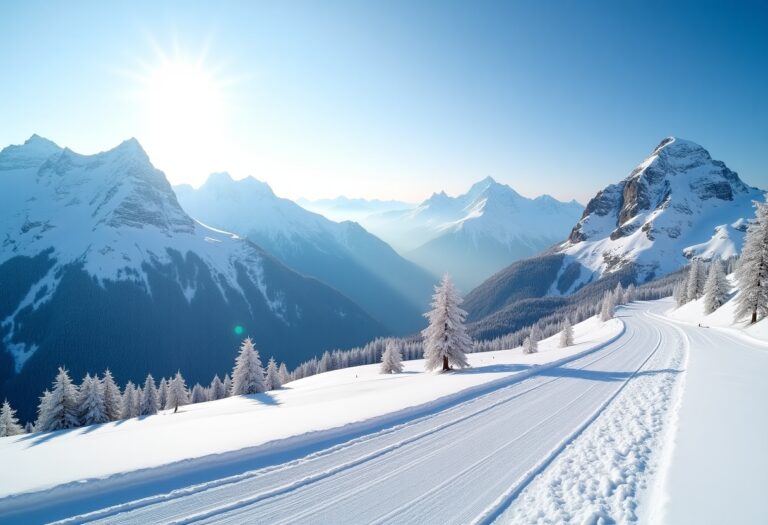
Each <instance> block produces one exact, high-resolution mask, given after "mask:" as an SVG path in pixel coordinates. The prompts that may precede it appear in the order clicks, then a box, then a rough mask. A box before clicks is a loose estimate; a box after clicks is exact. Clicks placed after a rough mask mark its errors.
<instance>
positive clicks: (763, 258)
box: [736, 204, 768, 323]
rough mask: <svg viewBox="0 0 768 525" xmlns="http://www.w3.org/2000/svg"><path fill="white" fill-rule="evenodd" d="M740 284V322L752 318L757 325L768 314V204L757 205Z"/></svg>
mask: <svg viewBox="0 0 768 525" xmlns="http://www.w3.org/2000/svg"><path fill="white" fill-rule="evenodd" d="M736 279H737V280H738V281H739V290H740V291H741V293H740V294H739V298H738V302H737V303H736V320H737V321H738V320H739V319H742V318H743V317H747V316H748V317H749V318H750V323H756V322H757V321H758V319H761V318H763V317H765V316H766V315H768V204H758V205H757V217H756V218H755V220H754V222H753V223H752V224H751V225H750V226H749V229H748V230H747V238H746V240H745V241H744V249H742V251H741V257H740V258H739V262H738V265H737V266H736Z"/></svg>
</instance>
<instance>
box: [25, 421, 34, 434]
mask: <svg viewBox="0 0 768 525" xmlns="http://www.w3.org/2000/svg"><path fill="white" fill-rule="evenodd" d="M34 431H35V425H34V424H33V423H32V422H31V421H27V424H26V425H24V433H25V434H31V433H32V432H34Z"/></svg>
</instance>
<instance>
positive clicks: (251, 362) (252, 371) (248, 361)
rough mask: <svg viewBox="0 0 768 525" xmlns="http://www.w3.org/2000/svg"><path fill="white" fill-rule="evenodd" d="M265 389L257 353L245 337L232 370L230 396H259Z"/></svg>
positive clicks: (249, 340) (262, 370) (249, 339)
mask: <svg viewBox="0 0 768 525" xmlns="http://www.w3.org/2000/svg"><path fill="white" fill-rule="evenodd" d="M266 389H267V387H266V385H265V384H264V369H263V368H262V367H261V359H259V351H258V350H256V348H255V347H254V346H253V341H251V338H250V337H247V338H245V340H243V344H242V345H240V353H239V354H238V356H237V359H236V360H235V368H234V369H233V370H232V395H233V396H241V395H245V394H259V393H261V392H264V391H266Z"/></svg>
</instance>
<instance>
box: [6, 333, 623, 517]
mask: <svg viewBox="0 0 768 525" xmlns="http://www.w3.org/2000/svg"><path fill="white" fill-rule="evenodd" d="M622 331H623V324H622V323H621V321H619V320H615V319H614V320H611V321H609V322H607V323H603V322H600V321H599V320H597V318H591V319H589V320H587V321H584V322H583V323H580V324H578V325H576V326H575V340H576V344H575V345H574V346H572V347H569V348H565V349H561V348H557V339H558V337H557V336H553V337H551V338H549V339H546V340H544V341H542V342H541V343H540V345H539V353H537V354H532V355H524V354H523V353H522V350H521V349H520V348H515V349H511V350H503V351H498V352H487V353H482V354H472V355H470V356H469V362H470V364H471V366H472V367H473V371H472V373H460V372H459V373H449V374H432V373H424V372H422V370H423V361H421V360H418V361H408V362H406V363H404V364H405V370H404V372H403V373H402V374H395V375H381V374H379V373H378V371H379V365H378V364H376V365H367V366H361V367H355V368H348V369H344V370H336V371H332V372H327V373H324V374H320V375H317V376H313V377H309V378H305V379H302V380H299V381H295V382H293V383H290V384H288V385H286V387H284V388H283V389H281V390H279V391H274V392H270V393H268V394H259V395H254V396H242V397H233V398H227V399H224V400H220V401H214V402H208V403H201V404H197V405H190V406H185V407H183V408H181V409H180V411H179V413H177V414H172V413H168V412H161V413H160V414H158V415H155V416H148V417H144V418H139V419H131V420H127V421H120V422H115V423H108V424H104V425H97V426H92V427H87V428H82V429H75V430H70V431H61V432H54V433H49V434H31V435H26V436H20V437H10V438H3V439H0V464H1V465H3V467H4V469H6V471H8V472H14V473H15V474H14V476H5V477H3V478H1V479H0V498H2V497H7V496H11V495H18V494H21V493H28V492H37V491H42V490H45V489H49V488H51V487H54V486H58V485H62V484H68V483H72V482H76V483H77V484H78V485H81V484H83V483H85V482H86V481H85V480H89V479H101V478H106V477H110V476H115V475H118V474H121V473H127V472H133V471H137V470H143V469H150V468H153V467H157V466H161V465H169V464H172V463H177V462H182V461H184V460H189V459H193V458H202V457H205V456H211V455H214V454H223V453H227V452H234V451H238V450H243V449H249V448H252V447H257V446H260V445H264V444H267V443H274V442H278V441H280V440H282V441H284V440H286V439H288V438H300V437H302V436H306V438H307V439H306V440H313V439H315V440H320V439H322V438H323V437H326V438H327V436H323V434H322V432H320V431H324V430H332V429H338V428H340V427H344V426H349V425H351V424H354V423H357V422H365V421H369V420H371V419H374V418H378V417H384V416H387V415H388V414H392V413H396V412H401V411H407V410H409V409H412V408H415V407H420V406H424V405H426V404H430V403H434V402H437V401H439V400H443V399H446V398H450V397H451V396H452V395H456V394H457V393H460V392H466V391H467V390H470V389H473V388H479V387H482V386H483V385H489V383H493V382H497V381H500V380H510V379H514V378H515V377H523V376H526V375H528V374H530V373H531V372H532V371H535V370H536V369H537V366H536V365H546V364H554V363H558V364H559V363H561V362H562V361H563V360H570V359H572V358H574V357H575V356H578V355H582V354H584V353H585V352H589V351H591V350H593V349H594V348H596V347H599V346H602V344H603V343H605V342H606V341H609V340H613V339H615V338H616V337H618V336H619V335H620V334H621V333H622ZM305 444H306V443H305ZM52 467H55V468H52ZM42 497H43V498H44V497H45V495H42ZM6 501H7V500H6ZM2 507H3V501H2V500H0V508H2Z"/></svg>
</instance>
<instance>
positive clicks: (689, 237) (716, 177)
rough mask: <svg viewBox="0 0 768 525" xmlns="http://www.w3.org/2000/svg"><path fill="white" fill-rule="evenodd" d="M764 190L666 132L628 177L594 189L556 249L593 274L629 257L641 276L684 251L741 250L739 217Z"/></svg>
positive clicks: (663, 269)
mask: <svg viewBox="0 0 768 525" xmlns="http://www.w3.org/2000/svg"><path fill="white" fill-rule="evenodd" d="M763 198H764V196H763V192H762V191H761V190H758V189H757V188H751V187H749V186H747V185H746V184H744V183H743V182H742V181H741V179H740V178H739V176H738V175H737V174H736V173H735V172H733V171H731V170H730V169H728V167H727V166H726V165H725V163H723V162H721V161H717V160H713V159H712V157H711V156H710V154H709V152H708V151H707V150H706V149H704V148H703V147H701V146H700V145H698V144H696V143H694V142H691V141H687V140H683V139H679V138H675V137H668V138H666V139H664V140H663V141H662V142H661V143H660V144H659V145H658V146H657V147H656V148H655V149H654V150H653V152H652V153H651V155H650V156H649V157H648V158H647V159H645V161H643V162H642V163H641V164H640V165H639V166H638V167H637V168H635V169H634V170H632V172H631V173H630V174H629V176H628V177H627V178H625V179H624V180H622V181H620V182H618V183H616V184H611V185H609V186H607V187H606V188H604V189H603V190H601V191H600V192H598V194H597V195H596V196H595V197H594V198H593V199H592V200H591V201H590V202H589V203H588V204H587V207H586V209H585V210H584V214H583V216H582V218H581V220H579V222H578V223H577V224H576V226H575V227H574V228H573V230H572V231H571V234H570V236H569V237H568V240H567V241H566V242H565V243H563V244H562V245H561V246H560V247H559V249H558V251H559V252H561V253H565V254H567V255H569V256H570V257H572V258H573V259H575V261H577V262H579V263H580V264H581V265H582V266H584V267H586V268H587V269H588V273H589V274H590V275H592V274H594V273H597V274H599V275H602V274H604V273H605V272H611V271H615V270H616V269H618V268H620V267H622V266H625V265H626V264H629V263H633V264H637V265H638V269H639V272H640V275H639V277H640V280H645V279H647V278H650V277H652V276H656V275H660V274H663V273H667V272H668V271H671V270H672V269H674V268H676V267H678V266H680V265H682V264H684V263H685V262H686V257H691V256H695V255H705V256H706V257H712V256H715V255H718V256H728V255H731V254H735V253H738V250H739V249H740V247H741V243H742V242H743V232H742V231H741V229H740V228H739V225H740V224H741V222H742V221H744V220H746V219H748V218H749V217H751V216H752V214H753V211H752V201H754V200H762V199H763ZM723 235H725V237H726V239H725V241H723ZM694 245H695V246H697V247H698V249H697V250H691V249H690V248H691V246H694ZM584 275H585V276H586V275H587V272H585V274H584ZM578 282H583V281H581V280H578ZM578 282H577V284H578Z"/></svg>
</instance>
